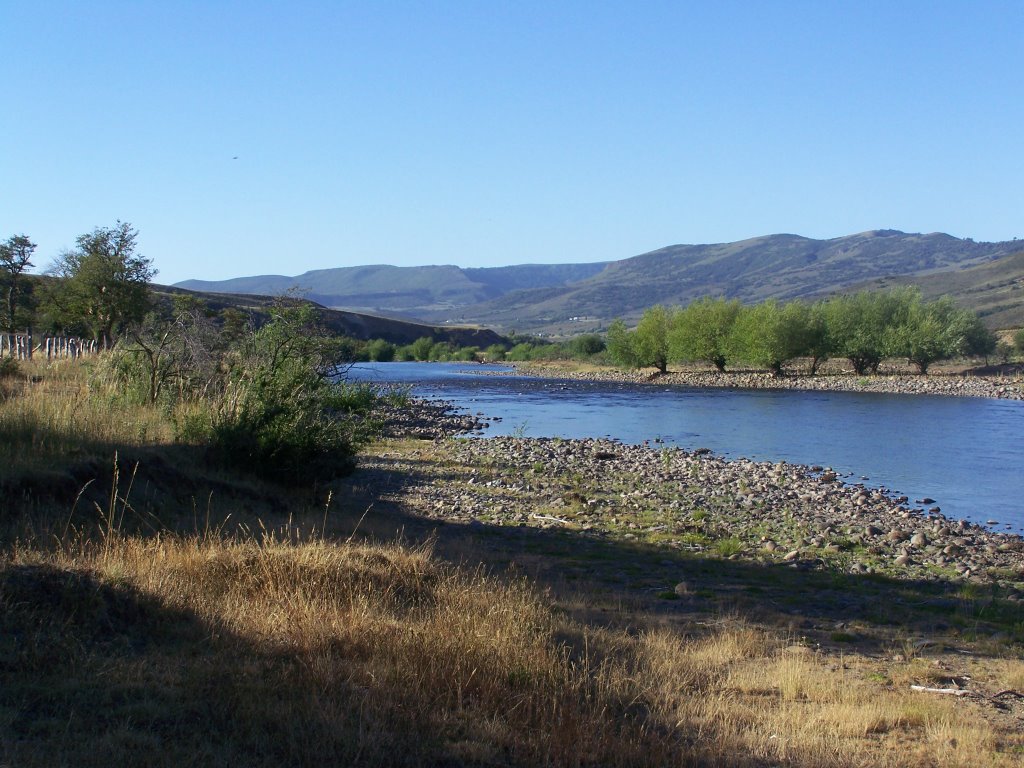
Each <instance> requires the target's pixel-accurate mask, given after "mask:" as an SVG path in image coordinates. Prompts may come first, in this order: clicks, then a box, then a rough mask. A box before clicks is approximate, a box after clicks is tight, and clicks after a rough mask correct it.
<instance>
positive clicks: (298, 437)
mask: <svg viewBox="0 0 1024 768" xmlns="http://www.w3.org/2000/svg"><path fill="white" fill-rule="evenodd" d="M311 320H312V316H311V314H310V313H309V312H308V311H306V309H305V308H303V309H300V310H297V311H295V312H291V313H283V314H282V315H281V316H280V317H278V318H277V319H275V320H274V321H273V322H272V323H270V324H269V325H267V326H265V327H264V328H262V329H261V330H260V331H258V332H257V333H255V334H254V335H253V337H252V339H251V340H250V342H249V343H248V344H247V345H246V346H245V347H244V348H243V349H242V350H241V351H240V352H239V354H238V355H237V356H236V358H235V359H234V360H232V361H231V370H230V373H229V374H228V383H227V386H226V387H225V390H224V392H223V394H222V396H221V399H220V402H219V404H218V407H217V409H216V412H215V414H214V417H213V419H212V426H211V452H212V454H213V456H214V458H215V459H216V460H217V461H219V462H221V463H224V464H227V465H236V466H239V467H242V468H244V469H247V470H249V471H252V472H255V473H257V474H259V475H261V476H263V477H267V478H270V479H273V480H276V481H278V482H283V483H289V484H304V483H309V482H315V481H317V480H329V479H331V478H332V477H335V476H337V475H340V474H344V473H346V472H348V471H350V470H351V469H352V467H353V465H354V464H353V457H354V455H355V452H356V450H357V449H358V447H359V446H360V445H362V444H363V443H365V442H366V441H367V440H368V439H369V438H370V437H371V436H372V434H373V432H374V424H373V422H372V421H371V420H370V419H369V417H368V413H369V411H370V410H371V409H372V408H373V407H374V405H375V404H376V403H377V400H378V397H379V395H378V392H377V390H376V389H375V388H374V387H372V386H371V385H363V384H352V383H348V382H345V381H339V380H337V378H336V377H335V374H336V372H337V371H336V368H335V365H334V362H335V361H334V359H333V358H334V357H335V356H336V354H337V349H336V348H334V347H336V340H333V339H329V338H326V337H324V336H322V335H318V334H317V333H316V330H315V328H314V327H312V325H311Z"/></svg>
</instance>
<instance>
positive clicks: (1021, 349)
mask: <svg viewBox="0 0 1024 768" xmlns="http://www.w3.org/2000/svg"><path fill="white" fill-rule="evenodd" d="M1013 346H1014V347H1016V348H1017V352H1018V353H1019V354H1022V355H1024V328H1021V329H1020V330H1019V331H1017V332H1016V333H1015V334H1013Z"/></svg>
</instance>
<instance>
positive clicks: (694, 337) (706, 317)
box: [669, 297, 740, 371]
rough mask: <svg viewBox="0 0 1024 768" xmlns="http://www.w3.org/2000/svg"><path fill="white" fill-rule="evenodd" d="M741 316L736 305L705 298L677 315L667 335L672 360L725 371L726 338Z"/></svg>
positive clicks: (738, 306) (727, 338)
mask: <svg viewBox="0 0 1024 768" xmlns="http://www.w3.org/2000/svg"><path fill="white" fill-rule="evenodd" d="M739 312H740V303H739V301H736V300H733V301H726V300H725V299H722V298H719V299H712V298H710V297H705V298H703V299H700V300H699V301H695V302H693V303H691V304H690V305H689V306H687V307H686V308H684V309H682V310H680V311H679V312H677V313H676V315H675V318H674V322H673V323H672V328H671V330H670V331H669V353H670V356H671V358H672V359H673V360H680V361H683V362H688V363H690V362H696V361H698V360H705V361H707V362H709V363H711V364H712V365H714V366H715V368H717V369H718V370H719V371H724V370H725V364H726V361H727V356H726V352H727V346H728V340H729V334H730V333H731V331H732V326H733V324H734V323H735V322H736V318H737V316H738V315H739Z"/></svg>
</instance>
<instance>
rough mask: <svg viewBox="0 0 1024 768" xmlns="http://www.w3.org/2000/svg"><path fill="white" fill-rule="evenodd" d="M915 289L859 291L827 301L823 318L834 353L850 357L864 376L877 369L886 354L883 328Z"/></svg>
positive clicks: (886, 345) (890, 322)
mask: <svg viewBox="0 0 1024 768" xmlns="http://www.w3.org/2000/svg"><path fill="white" fill-rule="evenodd" d="M913 295H914V289H906V288H902V289H895V290H892V291H886V292H879V291H860V292H859V293H855V294H853V295H852V296H837V297H835V298H833V299H830V300H829V301H828V302H826V306H825V310H824V311H825V317H826V322H827V326H828V335H829V338H830V339H831V345H832V348H833V350H834V354H836V355H839V356H841V357H846V358H849V360H850V363H851V364H852V365H853V370H854V371H856V372H857V373H858V374H859V375H861V376H863V375H864V374H865V373H867V372H868V371H870V372H871V373H877V372H878V366H879V364H880V363H881V362H882V359H883V358H885V357H886V355H887V354H888V353H889V350H888V339H887V337H886V329H887V328H889V327H890V326H892V325H893V324H894V323H895V322H896V318H897V317H899V316H900V314H901V312H902V311H903V309H902V308H904V307H906V306H907V305H908V304H909V302H910V301H911V300H912V298H913Z"/></svg>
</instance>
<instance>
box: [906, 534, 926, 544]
mask: <svg viewBox="0 0 1024 768" xmlns="http://www.w3.org/2000/svg"><path fill="white" fill-rule="evenodd" d="M910 543H911V544H913V545H914V546H915V547H925V546H927V545H928V537H927V536H925V535H924V534H923V533H920V532H918V533H915V534H914V535H913V536H912V537H911V538H910Z"/></svg>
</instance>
